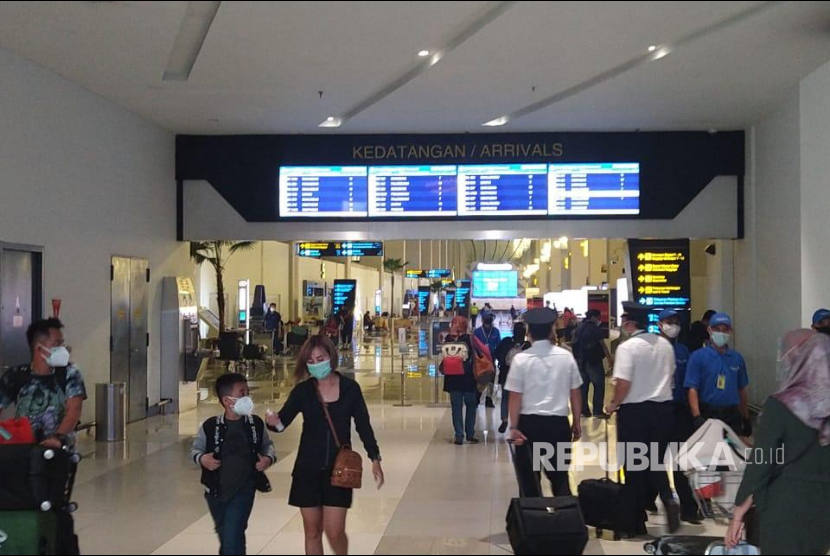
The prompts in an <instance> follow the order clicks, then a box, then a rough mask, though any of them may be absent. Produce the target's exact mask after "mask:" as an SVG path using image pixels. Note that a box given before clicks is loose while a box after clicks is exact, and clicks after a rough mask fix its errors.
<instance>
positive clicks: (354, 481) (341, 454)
mask: <svg viewBox="0 0 830 556" xmlns="http://www.w3.org/2000/svg"><path fill="white" fill-rule="evenodd" d="M315 388H316V389H317V397H318V398H319V400H320V405H322V406H323V413H325V414H326V421H328V423H329V428H330V429H331V434H332V436H334V443H335V444H336V445H337V457H336V458H334V468H333V469H332V470H331V486H334V487H340V488H360V487H361V486H362V484H363V458H362V457H361V456H360V454H358V453H357V452H355V451H354V450H352V448H351V446H349V445H345V446H344V445H341V444H340V438H339V437H338V436H337V431H336V430H335V429H334V423H333V422H332V420H331V414H330V413H329V408H328V404H326V402H325V401H323V395H322V394H321V393H320V387H319V385H317V384H315Z"/></svg>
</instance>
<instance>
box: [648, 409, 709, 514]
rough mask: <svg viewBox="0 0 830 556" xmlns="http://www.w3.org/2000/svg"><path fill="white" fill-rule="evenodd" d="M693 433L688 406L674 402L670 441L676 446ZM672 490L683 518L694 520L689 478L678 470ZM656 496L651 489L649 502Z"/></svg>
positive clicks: (675, 472) (692, 497)
mask: <svg viewBox="0 0 830 556" xmlns="http://www.w3.org/2000/svg"><path fill="white" fill-rule="evenodd" d="M694 431H695V426H694V419H693V418H692V413H691V411H690V410H689V406H688V405H686V404H685V403H680V402H677V401H675V402H674V429H673V430H672V437H671V441H672V442H676V443H677V444H678V448H679V446H680V444H681V443H683V442H686V441H687V440H689V437H690V436H692V433H694ZM674 489H675V491H677V497H678V498H679V499H680V509H681V514H682V516H683V517H684V518H694V517H696V516H697V514H698V507H697V501H696V500H695V496H694V494H693V493H692V487H691V485H689V478H688V477H686V474H685V473H683V472H682V471H680V470H679V469H675V470H674ZM657 495H658V492H657V490H655V489H654V488H653V487H651V491H650V495H649V500H654V498H655V497H656V496H657Z"/></svg>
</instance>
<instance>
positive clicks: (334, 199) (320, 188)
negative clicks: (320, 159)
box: [279, 166, 368, 218]
mask: <svg viewBox="0 0 830 556" xmlns="http://www.w3.org/2000/svg"><path fill="white" fill-rule="evenodd" d="M279 197H280V216H281V217H283V218H319V217H332V216H344V217H361V216H367V215H368V194H367V169H366V166H281V167H280V178H279Z"/></svg>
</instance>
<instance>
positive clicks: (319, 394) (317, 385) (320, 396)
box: [314, 379, 340, 450]
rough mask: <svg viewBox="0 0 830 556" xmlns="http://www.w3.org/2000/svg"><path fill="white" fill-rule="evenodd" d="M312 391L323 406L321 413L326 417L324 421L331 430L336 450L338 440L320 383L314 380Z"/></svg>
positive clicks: (338, 447)
mask: <svg viewBox="0 0 830 556" xmlns="http://www.w3.org/2000/svg"><path fill="white" fill-rule="evenodd" d="M314 390H315V391H316V392H317V399H318V400H320V405H322V406H323V413H325V415H326V421H328V423H329V429H331V434H332V436H334V443H335V445H337V449H338V450H339V449H340V438H339V437H338V436H337V431H336V430H335V429H334V423H333V422H332V420H331V414H330V413H329V406H328V404H327V403H326V402H325V401H324V400H323V394H322V392H320V383H319V382H317V380H316V379H315V380H314Z"/></svg>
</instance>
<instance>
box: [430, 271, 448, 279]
mask: <svg viewBox="0 0 830 556" xmlns="http://www.w3.org/2000/svg"><path fill="white" fill-rule="evenodd" d="M450 275H452V271H451V270H450V269H449V268H432V269H430V270H427V278H436V279H437V278H449V277H450Z"/></svg>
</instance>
